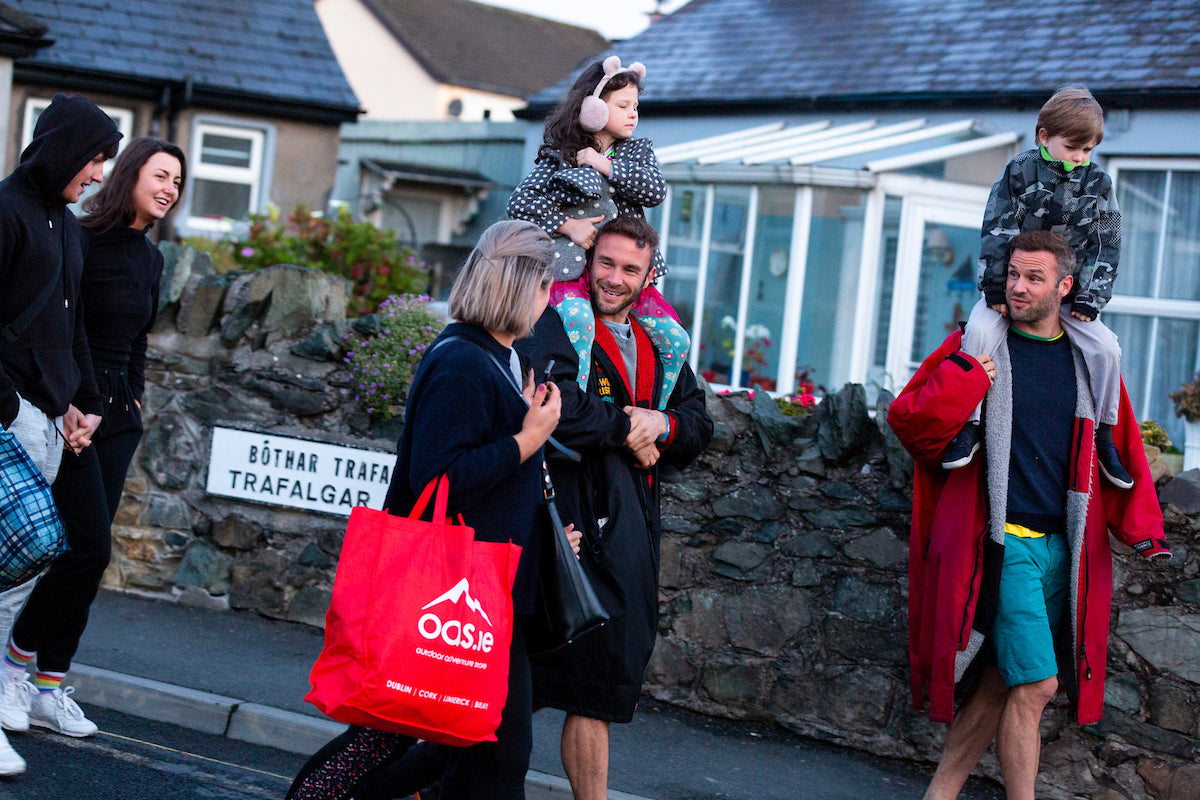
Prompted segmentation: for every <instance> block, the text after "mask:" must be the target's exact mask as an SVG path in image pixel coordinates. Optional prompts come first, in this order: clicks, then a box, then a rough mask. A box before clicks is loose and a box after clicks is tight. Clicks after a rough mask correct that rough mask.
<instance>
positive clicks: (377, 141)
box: [333, 120, 532, 244]
mask: <svg viewBox="0 0 1200 800" xmlns="http://www.w3.org/2000/svg"><path fill="white" fill-rule="evenodd" d="M522 135H523V126H522V125H520V124H519V123H514V122H495V121H479V122H458V121H391V122H383V121H379V120H363V121H361V122H358V123H352V124H351V123H348V124H345V125H343V126H342V135H341V146H340V147H339V149H338V177H337V185H336V188H335V190H334V195H333V196H334V199H335V200H340V201H342V202H345V203H347V204H348V205H349V206H350V209H351V210H352V211H353V212H354V213H355V214H362V213H363V208H362V197H361V194H362V166H361V164H362V159H364V158H368V159H374V160H378V161H392V162H400V163H406V164H418V165H423V166H427V167H443V168H450V169H458V170H466V171H470V172H477V173H479V174H480V175H483V176H484V177H486V178H488V179H489V180H491V181H492V182H493V183H495V184H496V186H495V188H494V189H492V191H491V192H490V193H489V194H488V197H487V199H486V200H484V202H483V203H481V204H480V207H479V211H478V213H477V215H476V218H475V221H474V222H473V223H472V224H471V225H470V226H469V227H468V228H467V229H466V230H465V231H463V233H461V234H459V235H457V236H454V237H452V238H451V241H450V243H451V244H473V243H474V240H475V238H476V237H478V235H479V233H481V232H482V231H483V229H484V228H486V227H487V226H488V225H490V224H492V223H493V222H496V221H497V220H500V219H503V217H504V207H505V205H506V204H507V202H508V196H509V195H510V194H511V193H512V190H513V189H514V188H516V185H517V183H518V182H519V181H520V180H521V178H522V177H523V176H524V173H525V169H526V167H525V165H524V163H523V162H522V160H521V151H522ZM530 165H532V162H530Z"/></svg>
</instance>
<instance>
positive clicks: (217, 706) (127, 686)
mask: <svg viewBox="0 0 1200 800" xmlns="http://www.w3.org/2000/svg"><path fill="white" fill-rule="evenodd" d="M70 680H71V683H72V685H74V686H75V699H76V700H78V701H80V702H83V703H90V704H91V705H95V706H100V707H101V708H108V709H112V710H113V711H119V712H121V713H122V714H130V715H132V716H135V717H142V718H143V719H152V720H155V721H156V722H168V723H170V724H172V725H178V726H180V727H182V728H189V729H191V730H197V731H201V732H202V733H209V734H214V735H217V736H225V737H227V738H229V739H234V740H236V741H240V742H247V743H248V744H257V745H263V746H266V747H273V748H275V749H276V750H283V751H285V752H288V753H299V754H301V755H309V754H312V753H315V752H316V751H317V750H319V749H320V748H321V747H322V746H324V744H325V743H326V742H328V741H329V740H330V739H332V738H333V737H335V736H337V735H338V734H340V733H341V732H342V731H344V730H345V729H346V726H345V725H343V724H342V723H340V722H334V721H332V720H328V719H322V718H320V717H310V716H308V715H306V714H297V713H296V712H294V711H284V710H282V709H278V708H272V707H270V706H264V705H260V704H258V703H248V702H245V701H243V700H237V699H235V698H232V697H224V696H222V695H219V694H212V693H210V692H201V691H198V690H196V689H187V688H184V687H182V686H175V685H174V684H170V683H163V682H161V681H155V680H151V679H149V678H138V677H136V676H133V675H125V674H122V673H120V672H112V671H110V670H107V669H101V668H99V667H89V666H88V665H86V664H78V663H76V664H72V665H71V674H70ZM525 785H526V790H527V795H528V796H527V800H572V799H573V795H572V794H571V785H570V783H568V782H567V780H566V778H560V777H558V776H557V775H547V774H545V773H542V772H534V771H533V770H530V771H529V773H528V774H527V775H526V776H525ZM608 797H609V800H650V799H649V798H645V797H640V796H638V795H633V794H626V793H624V792H616V791H613V790H611V789H610V790H609V792H608Z"/></svg>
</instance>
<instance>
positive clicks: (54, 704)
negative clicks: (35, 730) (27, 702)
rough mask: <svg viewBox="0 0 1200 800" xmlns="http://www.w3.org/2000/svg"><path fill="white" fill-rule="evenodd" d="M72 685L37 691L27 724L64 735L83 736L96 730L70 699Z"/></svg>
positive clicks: (93, 724) (73, 689) (73, 688)
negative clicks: (47, 690)
mask: <svg viewBox="0 0 1200 800" xmlns="http://www.w3.org/2000/svg"><path fill="white" fill-rule="evenodd" d="M74 691H75V687H74V686H68V687H67V688H65V689H61V688H60V689H55V690H54V691H52V692H40V691H39V692H37V693H36V694H35V695H34V698H33V707H32V708H30V710H29V724H30V725H36V726H37V727H39V728H49V729H50V730H52V731H54V732H55V733H61V734H62V735H64V736H75V737H78V738H83V737H84V736H91V735H92V734H94V733H95V732H96V731H97V730H99V729H98V728H97V727H96V723H94V722H92V721H91V720H90V719H88V718H87V717H85V716H84V715H83V709H82V708H80V707H79V704H78V703H76V702H75V701H74V700H72V699H71V694H72V692H74Z"/></svg>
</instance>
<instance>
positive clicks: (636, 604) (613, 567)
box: [518, 308, 713, 722]
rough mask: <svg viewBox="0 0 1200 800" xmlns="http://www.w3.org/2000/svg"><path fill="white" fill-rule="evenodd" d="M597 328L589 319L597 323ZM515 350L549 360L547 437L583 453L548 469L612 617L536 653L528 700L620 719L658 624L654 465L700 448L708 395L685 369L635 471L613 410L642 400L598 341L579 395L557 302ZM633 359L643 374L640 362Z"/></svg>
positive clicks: (706, 432)
mask: <svg viewBox="0 0 1200 800" xmlns="http://www.w3.org/2000/svg"><path fill="white" fill-rule="evenodd" d="M603 324H604V323H602V322H600V321H597V322H596V326H597V327H599V326H600V325H603ZM518 348H519V349H525V350H527V351H529V352H531V353H532V355H533V358H532V360H533V367H534V370H535V374H537V375H540V374H541V371H542V370H543V369H544V368H545V364H546V363H547V361H548V360H549V359H554V361H555V367H554V380H555V382H556V383H557V384H558V386H559V388H560V389H561V390H562V416H561V417H560V418H559V423H558V427H557V428H555V431H554V437H555V438H556V439H557V440H558V441H560V442H562V443H563V444H564V445H566V446H567V447H570V448H573V449H576V450H578V451H579V452H580V454H581V455H582V457H583V458H582V461H581V462H580V463H574V462H570V461H567V460H565V459H556V458H554V457H553V453H551V458H550V460H549V465H550V474H551V477H552V478H553V480H554V488H555V491H556V493H557V499H558V506H559V511H560V513H561V515H562V518H563V522H564V523H565V522H573V523H575V527H576V528H577V529H579V530H581V531H582V532H583V546H582V548H581V549H582V552H581V554H580V563H581V564H582V566H583V568H584V571H585V572H586V573H587V574H588V577H589V578H590V579H591V582H592V585H593V587H594V588H595V589H596V592H597V594H598V595H599V596H600V600H601V602H602V603H604V606H605V609H606V610H607V611H608V612H609V614H610V615H611V617H612V619H611V621H610V622H609V623H608V624H607V625H605V626H604V627H603V628H601V629H599V630H598V631H595V632H593V633H589V634H587V635H586V636H583V637H581V638H580V639H578V640H576V641H575V642H572V643H571V644H569V645H567V646H566V647H564V648H562V649H560V650H556V651H554V652H553V653H549V654H547V655H545V656H539V657H537V658H535V659H534V663H533V676H534V702H535V704H537V705H549V706H552V707H554V708H560V709H563V710H565V711H568V712H570V713H575V714H582V715H583V716H587V717H592V718H594V719H603V720H608V721H610V722H628V721H629V719H630V718H632V715H633V709H634V706H635V705H636V704H637V698H638V696H639V695H640V693H641V686H642V675H643V673H644V671H645V668H646V664H647V663H648V662H649V660H650V653H651V652H652V651H653V649H654V640H655V635H656V632H657V625H658V564H659V540H660V538H661V534H662V526H661V523H660V506H661V498H660V485H659V474H660V471H661V470H660V468H661V467H662V466H668V465H669V466H672V467H675V468H679V469H682V468H683V467H685V466H687V465H688V464H689V463H691V461H692V460H693V459H694V458H695V457H696V456H697V455H699V454H700V452H701V451H703V450H704V448H705V447H707V446H708V443H709V441H710V440H711V439H712V435H713V423H712V420H711V419H710V418H709V416H708V411H707V408H706V405H705V400H704V392H703V391H702V390H701V389H700V388H699V386H697V384H696V377H695V375H694V374H693V373H692V370H691V368H690V367H688V366H687V365H684V367H683V369H682V371H681V372H680V374H679V379H678V381H677V382H676V383H675V388H674V390H673V391H672V392H671V396H670V399H669V400H668V402H667V405H666V409H665V413H666V414H667V415H668V416H670V417H671V423H672V424H671V436H670V439H669V442H668V443H667V444H666V445H665V446H664V448H663V450H662V455H661V457H660V458H659V461H658V464H656V465H655V466H654V467H653V468H652V469H649V470H645V469H640V468H639V467H638V466H637V465H636V464H635V463H634V461H633V459H632V457H631V455H630V454H629V453H628V451H626V450H625V449H624V446H623V443H624V441H625V437H626V436H627V435H628V433H629V417H627V416H626V414H625V412H624V411H622V410H621V409H622V408H624V407H625V406H627V405H638V404H636V403H634V402H633V400H632V398H631V397H630V392H629V390H628V388H627V387H626V385H625V382H624V379H623V378H622V377H621V375H622V374H623V373H622V369H621V368H618V366H617V365H616V364H615V363H614V362H613V360H612V358H610V357H609V355H608V354H607V353H606V352H605V351H604V349H603V348H601V347H600V346H598V345H597V346H595V347H593V348H592V369H591V373H590V374H589V376H588V387H587V391H586V392H585V391H583V390H581V389H580V388H579V384H578V383H577V382H576V376H577V375H578V372H579V356H578V351H576V349H575V347H574V345H572V344H571V341H570V340H569V339H568V337H567V333H566V332H565V331H564V330H563V323H562V318H561V317H560V316H559V314H558V312H557V311H555V310H554V309H553V308H548V309H546V311H545V312H544V313H543V314H542V316H541V318H540V319H539V320H538V323H537V326H536V327H535V328H534V330H533V337H532V338H531V339H526V340H524V341H522V342H520V343H518ZM638 360H639V367H638V369H639V373H640V371H641V369H642V366H641V364H642V359H641V358H640V357H639V359H638ZM654 387H655V396H654V397H653V399H652V400H651V401H650V402H649V406H650V407H651V408H657V407H658V405H659V401H660V400H661V397H660V394H661V392H662V389H663V370H662V359H661V358H660V357H659V356H658V354H657V352H656V353H655V357H654ZM605 398H607V399H605Z"/></svg>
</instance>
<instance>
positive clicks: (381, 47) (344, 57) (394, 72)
mask: <svg viewBox="0 0 1200 800" xmlns="http://www.w3.org/2000/svg"><path fill="white" fill-rule="evenodd" d="M316 9H317V16H318V17H320V18H321V24H322V25H323V26H324V27H325V35H326V36H327V37H328V38H329V44H330V45H331V46H332V47H333V52H334V55H336V56H337V60H338V64H340V65H341V67H342V72H344V73H345V74H346V80H348V81H349V82H350V87H351V88H352V89H354V93H355V94H356V95H358V99H359V102H360V103H361V104H362V106H363V108H365V109H366V114H365V118H367V119H440V118H442V117H444V116H445V113H444V112H445V108H446V106H445V104H444V103H443V102H442V97H441V95H440V93H439V84H438V83H437V81H435V80H434V79H433V78H432V77H430V75H429V73H427V72H426V71H425V68H424V67H422V66H421V65H420V63H419V62H418V61H417V60H416V59H415V58H413V57H412V56H411V55H409V53H408V51H407V50H406V49H405V48H404V47H403V46H402V45H401V44H400V43H399V42H398V41H396V38H395V37H394V36H392V34H391V33H390V32H389V31H388V30H387V28H385V27H384V26H383V24H382V23H381V22H380V21H379V20H378V18H376V17H375V15H374V14H372V13H371V12H370V11H368V10H367V9H366V8H365V7H364V6H363V5H362V3H360V2H358V0H317V3H316Z"/></svg>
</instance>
